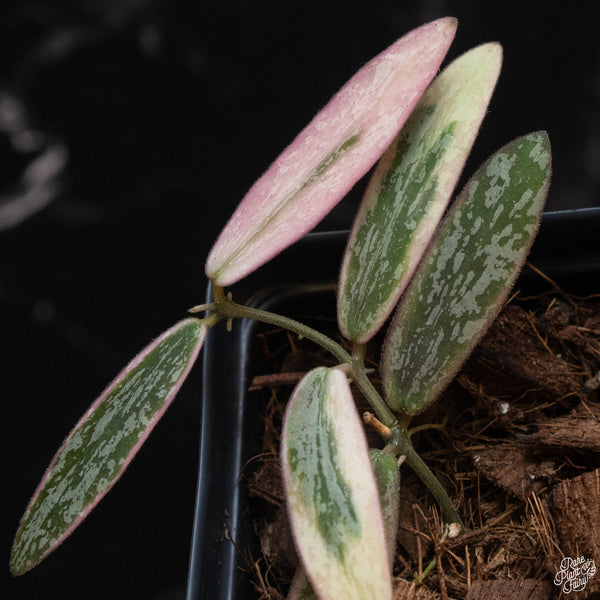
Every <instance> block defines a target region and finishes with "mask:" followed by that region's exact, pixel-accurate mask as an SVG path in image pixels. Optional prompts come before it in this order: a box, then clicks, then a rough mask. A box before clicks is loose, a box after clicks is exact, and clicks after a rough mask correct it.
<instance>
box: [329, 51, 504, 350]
mask: <svg viewBox="0 0 600 600" xmlns="http://www.w3.org/2000/svg"><path fill="white" fill-rule="evenodd" d="M501 62H502V48H501V46H500V45H499V44H497V43H490V44H484V45H482V46H478V47H477V48H474V49H473V50H470V51H469V52H467V53H466V54H463V55H462V56H461V57H459V58H458V59H456V60H455V61H454V62H452V63H451V64H450V65H449V66H448V67H446V69H444V71H442V73H441V74H440V75H438V77H436V79H435V80H434V81H433V83H432V84H431V86H430V87H429V88H428V90H427V91H426V92H425V94H424V95H423V97H422V98H421V100H420V101H419V103H418V104H417V107H416V108H415V110H414V112H413V114H412V115H411V116H410V118H409V120H408V121H407V123H406V125H405V126H404V128H403V129H402V130H401V132H400V134H399V136H398V137H397V139H396V140H395V142H394V143H393V144H392V145H391V146H390V148H389V149H388V150H387V151H386V153H385V154H384V156H383V157H382V159H381V161H380V163H379V165H378V166H377V169H376V170H375V173H374V174H373V177H372V178H371V181H370V183H369V186H368V188H367V190H366V192H365V196H364V198H363V201H362V204H361V207H360V209H359V212H358V214H357V216H356V219H355V222H354V225H353V228H352V233H351V235H350V239H349V241H348V247H347V248H346V253H345V256H344V262H343V265H342V270H341V275H340V285H339V290H340V293H339V299H338V322H339V325H340V329H341V331H342V332H343V333H344V335H345V336H346V337H347V338H349V339H352V340H356V341H359V342H365V341H367V340H368V339H370V338H371V337H372V336H373V335H374V334H375V333H376V332H377V331H378V330H379V328H380V327H381V326H382V324H383V322H384V321H385V319H387V317H388V316H389V314H390V313H391V311H392V310H393V308H394V306H395V305H396V303H397V302H398V298H399V297H400V294H401V293H402V291H403V290H404V288H405V287H406V284H407V283H408V281H409V279H410V277H411V276H412V274H413V273H414V270H415V268H416V266H417V264H418V262H419V260H420V259H421V257H422V255H423V252H424V251H425V248H426V247H427V245H428V243H429V241H430V239H431V236H432V235H433V232H434V230H435V228H436V226H437V225H438V223H439V220H440V219H441V217H442V214H443V212H444V210H445V208H446V206H447V204H448V202H449V200H450V196H451V194H452V191H453V189H454V186H455V185H456V181H457V179H458V177H459V175H460V172H461V171H462V168H463V166H464V163H465V161H466V159H467V156H468V154H469V152H470V150H471V147H472V145H473V142H474V140H475V137H476V135H477V131H478V129H479V127H480V125H481V121H482V120H483V117H484V115H485V112H486V110H487V106H488V104H489V101H490V98H491V95H492V91H493V89H494V86H495V84H496V81H497V79H498V74H499V72H500V65H501Z"/></svg>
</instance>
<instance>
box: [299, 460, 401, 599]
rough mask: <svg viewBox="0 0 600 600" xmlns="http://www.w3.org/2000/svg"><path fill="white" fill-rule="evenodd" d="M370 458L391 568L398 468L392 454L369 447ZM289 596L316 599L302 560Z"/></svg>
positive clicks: (396, 530)
mask: <svg viewBox="0 0 600 600" xmlns="http://www.w3.org/2000/svg"><path fill="white" fill-rule="evenodd" d="M369 458H370V459H371V466H372V467H373V473H374V475H375V481H376V482H377V490H378V492H379V502H380V504H381V513H382V516H383V525H384V527H385V537H386V541H387V550H388V560H389V565H390V569H391V568H392V565H393V562H394V553H395V549H396V536H397V534H398V520H399V515H398V510H399V507H400V495H399V489H400V471H399V470H398V464H397V462H396V458H395V457H394V456H392V455H391V454H386V453H385V452H382V451H381V450H377V449H371V450H369ZM288 600H318V597H317V595H316V594H315V591H314V590H313V587H312V585H311V583H310V581H309V579H308V577H307V576H306V571H305V570H304V567H303V566H302V564H300V565H299V566H298V569H297V570H296V574H295V575H294V579H293V580H292V585H291V586H290V590H289V592H288Z"/></svg>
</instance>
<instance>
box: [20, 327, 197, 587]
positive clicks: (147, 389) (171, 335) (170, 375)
mask: <svg viewBox="0 0 600 600" xmlns="http://www.w3.org/2000/svg"><path fill="white" fill-rule="evenodd" d="M205 334H206V325H205V324H204V323H203V321H202V320H200V319H195V318H189V319H185V320H183V321H181V322H179V323H177V324H176V325H174V326H173V327H171V328H170V329H168V330H167V331H165V332H164V333H163V334H162V335H161V336H160V337H158V338H157V339H156V340H154V341H153V342H152V343H151V344H150V345H148V346H147V347H146V348H145V349H144V350H142V352H140V354H138V355H137V356H136V357H135V358H134V359H133V360H132V361H131V362H130V363H129V364H128V365H127V366H126V367H125V369H123V371H121V373H120V374H119V375H118V376H117V377H116V378H115V380H114V381H113V382H112V383H111V384H110V385H109V386H108V387H107V388H106V390H105V391H104V392H103V393H102V394H101V395H100V397H99V398H98V399H97V400H96V401H95V402H94V403H93V404H92V405H91V406H90V408H89V409H88V411H87V412H86V413H85V415H84V416H83V417H82V418H81V420H80V421H79V422H78V423H77V425H76V426H75V427H74V429H73V431H72V432H71V433H70V434H69V436H68V437H67V439H66V440H65V441H64V443H63V445H62V446H61V447H60V449H59V450H58V452H57V453H56V455H55V456H54V458H53V460H52V462H51V463H50V466H49V467H48V469H47V471H46V473H45V474H44V477H43V479H42V481H41V483H40V485H39V486H38V488H37V490H36V492H35V494H34V495H33V498H32V499H31V501H30V503H29V505H28V507H27V509H26V511H25V514H24V515H23V518H22V520H21V523H20V526H19V529H18V531H17V534H16V536H15V540H14V543H13V548H12V554H11V561H10V565H11V572H12V573H13V575H22V574H23V573H25V572H26V571H28V570H29V569H32V568H33V567H34V566H36V565H37V564H38V563H39V562H41V561H42V560H43V559H44V558H45V557H46V556H47V555H48V554H50V552H52V551H53V550H55V549H56V547H57V546H58V545H59V544H60V543H62V542H63V541H64V540H65V539H66V538H67V537H68V536H69V535H70V534H71V533H72V532H73V530H74V529H75V528H76V527H77V526H78V525H79V524H80V523H81V522H82V521H83V519H84V518H85V517H86V516H87V515H88V514H89V512H90V511H91V510H92V509H93V508H94V506H96V504H98V502H99V501H100V500H101V499H102V498H103V497H104V495H105V494H106V493H107V492H108V491H109V490H110V489H111V488H112V486H113V485H114V484H115V483H116V481H117V480H118V479H119V477H120V476H121V475H122V474H123V471H124V470H125V469H126V467H127V466H128V465H129V463H130V462H131V460H132V459H133V457H134V456H135V454H136V453H137V451H138V450H139V449H140V447H141V446H142V444H143V443H144V442H145V441H146V439H147V437H148V435H149V434H150V432H151V431H152V429H153V428H154V426H155V425H156V423H157V422H158V421H159V419H160V418H161V417H162V415H163V414H164V412H165V411H166V409H167V407H168V406H169V404H170V403H171V401H172V400H173V398H174V397H175V395H176V394H177V392H178V391H179V388H180V386H181V384H182V383H183V381H184V380H185V378H186V377H187V375H188V373H189V372H190V369H191V368H192V365H193V364H194V361H195V359H196V357H197V356H198V352H199V351H200V348H201V346H202V343H203V341H204V337H205Z"/></svg>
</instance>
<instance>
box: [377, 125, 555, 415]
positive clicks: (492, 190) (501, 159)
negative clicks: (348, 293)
mask: <svg viewBox="0 0 600 600" xmlns="http://www.w3.org/2000/svg"><path fill="white" fill-rule="evenodd" d="M550 173H551V156H550V141H549V140H548V136H547V134H546V133H545V132H535V133H532V134H529V135H526V136H524V137H521V138H518V139H516V140H514V141H513V142H511V143H509V144H507V145H506V146H504V147H503V148H501V149H500V150H498V151H497V152H496V153H495V154H493V155H492V156H491V158H489V159H488V160H487V161H486V162H485V163H484V164H483V165H482V166H481V167H480V168H479V169H478V170H477V172H476V173H475V175H474V176H473V178H472V179H471V180H470V181H469V183H468V184H467V185H466V187H465V189H464V190H463V191H462V193H461V194H460V196H459V197H458V198H457V200H456V202H455V204H454V205H453V206H452V208H451V209H450V211H449V214H448V216H447V217H446V218H445V220H444V222H443V224H442V226H441V227H440V229H439V231H438V233H437V234H436V236H435V239H434V242H433V244H432V246H431V247H430V248H429V249H428V251H427V253H426V255H425V257H424V258H423V261H422V262H421V264H420V266H419V268H418V270H417V272H416V274H415V275H414V277H413V279H412V281H411V282H410V285H409V286H408V288H407V289H406V291H405V293H404V295H403V297H402V299H401V300H400V304H399V305H398V309H397V311H396V314H395V315H394V318H393V320H392V323H391V325H390V328H389V330H388V333H387V338H386V341H385V344H384V348H383V352H382V361H381V372H382V379H383V384H384V391H385V397H386V401H387V403H388V404H389V406H390V407H391V408H392V409H393V410H395V411H401V412H404V413H407V414H411V415H412V414H416V413H419V412H421V411H422V410H424V409H425V408H426V407H427V406H428V405H429V404H431V403H432V402H433V401H434V400H435V399H436V397H437V396H438V395H439V394H440V393H441V392H442V390H443V389H444V388H445V387H446V386H447V385H448V383H449V382H450V381H451V379H452V378H453V377H454V376H455V375H456V373H457V372H458V369H459V368H460V366H461V365H462V363H463V362H464V361H465V360H466V358H467V357H468V356H469V354H470V352H471V350H472V349H473V348H474V347H475V345H476V344H477V343H478V342H479V340H480V339H481V338H482V336H483V334H484V333H485V331H486V329H487V327H488V326H489V325H490V324H491V323H492V321H493V320H494V319H495V317H496V315H497V314H498V312H499V310H500V309H501V308H502V305H503V303H504V301H505V300H506V298H507V296H508V293H509V292H510V290H511V288H512V286H513V285H514V283H515V281H516V278H517V276H518V274H519V271H520V270H521V267H522V266H523V263H524V262H525V258H526V256H527V254H528V252H529V249H530V248H531V244H532V243H533V239H534V237H535V235H536V233H537V230H538V226H539V222H540V218H541V214H542V210H543V207H544V202H545V200H546V196H547V193H548V188H549V185H550Z"/></svg>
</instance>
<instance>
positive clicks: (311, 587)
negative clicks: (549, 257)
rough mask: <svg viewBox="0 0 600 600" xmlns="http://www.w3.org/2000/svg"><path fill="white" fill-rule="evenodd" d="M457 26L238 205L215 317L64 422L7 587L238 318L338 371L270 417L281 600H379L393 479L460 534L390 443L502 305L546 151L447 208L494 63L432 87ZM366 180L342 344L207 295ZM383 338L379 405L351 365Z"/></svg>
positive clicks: (307, 135) (343, 109)
mask: <svg viewBox="0 0 600 600" xmlns="http://www.w3.org/2000/svg"><path fill="white" fill-rule="evenodd" d="M456 25H457V23H456V20H455V19H453V18H443V19H439V20H437V21H433V22H431V23H428V24H426V25H423V26H422V27H419V28H418V29H416V30H414V31H412V32H410V33H408V34H407V35H405V36H404V37H402V38H401V39H400V40H398V41H397V42H395V43H394V44H392V45H391V46H390V47H389V48H388V49H387V50H385V51H384V52H382V53H381V54H379V55H378V56H377V57H375V58H374V59H373V60H371V61H370V62H368V63H367V64H366V65H365V66H363V67H362V68H361V69H360V70H359V71H358V72H357V73H356V74H355V75H354V76H353V77H352V78H351V79H350V80H349V81H348V83H347V84H346V85H345V86H344V87H343V88H342V89H341V90H340V91H339V92H338V93H337V94H336V95H335V96H334V97H333V98H332V99H331V101H330V102H329V103H328V104H327V105H326V106H325V107H324V108H323V109H322V110H321V112H319V113H318V114H317V116H316V117H315V118H314V119H313V120H312V121H311V122H310V123H309V125H308V126H307V127H306V128H305V129H304V130H303V131H302V132H301V133H300V134H299V135H298V137H297V138H296V139H295V140H294V141H293V142H292V144H291V145H290V146H288V147H287V148H286V149H285V150H284V151H283V153H282V154H281V155H280V156H279V158H278V159H277V160H276V161H275V162H274V163H273V164H272V165H271V166H270V167H269V169H268V170H267V171H266V173H265V174H264V175H262V177H260V178H259V179H258V181H257V182H256V183H255V184H254V185H253V186H252V188H251V189H250V191H249V192H248V194H247V195H246V196H245V198H244V199H243V200H242V202H241V203H240V204H239V206H238V208H237V209H236V211H235V212H234V214H233V216H232V217H231V219H230V221H229V222H228V223H227V225H226V226H225V228H224V230H223V232H222V233H221V235H220V237H219V238H218V240H217V242H216V244H215V245H214V247H213V249H212V251H211V252H210V255H209V256H208V260H207V262H206V274H207V276H208V278H209V279H210V280H211V282H212V289H213V297H214V300H213V302H211V303H209V304H204V305H199V306H196V307H194V308H193V309H191V311H190V312H191V313H192V316H190V317H188V318H186V319H184V320H182V321H180V322H179V323H177V324H175V325H174V326H173V327H171V328H170V329H169V330H167V331H166V332H164V333H163V334H162V335H160V336H159V337H158V338H157V339H156V340H155V341H153V342H152V343H151V344H150V345H149V346H147V347H146V348H145V349H144V350H142V352H141V353H140V354H139V355H138V356H137V357H135V358H134V359H133V360H132V361H131V362H130V363H129V364H128V365H127V366H126V367H125V368H124V369H123V371H122V372H121V373H120V374H119V375H117V377H116V378H115V379H114V381H113V382H112V383H111V384H110V385H109V386H108V387H107V388H106V390H105V391H104V392H103V393H102V394H101V395H100V397H99V398H98V399H97V400H96V401H95V402H94V403H93V404H92V406H91V407H90V408H89V410H88V411H87V412H86V413H85V415H84V416H83V417H82V418H81V420H80V421H79V422H78V423H77V425H76V426H75V428H74V429H73V431H72V432H71V433H70V435H69V436H68V437H67V439H66V440H65V442H64V443H63V444H62V446H61V447H60V449H59V450H58V452H57V454H56V456H55V457H54V459H53V460H52V462H51V464H50V466H49V467H48V469H47V471H46V473H45V475H44V477H43V479H42V481H41V483H40V485H39V487H38V489H37V490H36V491H35V493H34V495H33V498H32V499H31V501H30V503H29V506H28V507H27V509H26V511H25V514H24V516H23V518H22V520H21V523H20V526H19V528H18V531H17V534H16V537H15V541H14V545H13V549H12V555H11V570H12V572H13V574H15V575H20V574H23V573H25V572H26V571H28V570H29V569H31V568H32V567H34V566H35V565H36V564H38V563H39V562H40V561H41V560H42V559H44V558H45V557H46V556H47V555H48V554H49V553H51V552H52V551H53V550H54V549H55V548H56V547H57V546H58V545H59V544H60V543H61V542H62V541H63V540H64V539H65V538H66V537H67V536H68V535H69V534H70V533H71V532H72V531H73V530H74V529H75V528H76V527H77V526H78V525H79V523H81V521H82V520H83V519H84V518H85V517H86V516H87V515H88V513H89V512H90V511H91V510H92V508H93V507H94V506H95V505H96V504H97V503H98V502H99V501H100V500H101V498H102V497H103V496H104V495H105V494H106V493H107V492H108V490H109V489H110V488H111V487H112V486H113V485H114V484H115V482H116V481H117V480H118V479H119V477H120V476H121V475H122V474H123V472H124V470H125V469H126V467H127V465H128V464H129V463H130V462H131V460H132V458H133V457H134V455H135V454H136V453H137V451H138V450H139V448H140V447H141V445H142V444H143V442H144V441H145V439H146V438H147V437H148V435H149V434H150V432H151V430H152V429H153V427H154V426H155V425H156V423H157V422H158V420H159V419H160V417H161V416H162V415H163V414H164V412H165V410H166V409H167V407H168V406H169V404H170V403H171V401H172V400H173V398H174V397H175V395H176V393H177V391H178V389H179V387H180V386H181V385H182V383H183V381H184V379H185V378H186V376H187V374H188V373H189V372H190V369H191V368H192V365H193V363H194V361H195V360H196V358H197V356H198V353H199V351H200V348H201V346H202V343H203V340H204V338H205V335H206V332H207V330H208V329H210V328H211V327H214V326H217V325H227V324H228V323H229V322H230V321H231V320H232V319H237V318H247V319H255V320H257V321H261V322H265V323H271V324H275V325H277V326H280V327H284V328H287V329H288V330H290V331H291V332H295V333H297V334H298V335H301V336H303V337H305V338H308V339H310V340H312V341H314V342H315V343H316V344H319V345H321V346H322V347H324V348H325V349H327V350H328V351H330V352H331V354H332V355H333V356H334V357H335V359H336V360H337V362H338V363H339V364H338V365H337V366H335V367H333V368H331V367H329V368H326V367H323V366H318V367H316V368H315V369H313V370H311V371H310V372H309V373H307V374H306V375H305V377H304V378H303V379H302V380H301V381H300V383H299V384H298V385H297V387H296V389H295V390H294V392H293V394H292V396H291V398H290V400H289V402H288V405H287V408H286V412H285V417H284V422H283V427H282V432H281V440H282V442H281V466H282V473H283V482H284V488H285V495H286V503H287V508H288V514H289V520H290V524H291V528H292V532H293V536H294V541H295V544H296V547H297V549H298V554H299V557H300V566H299V567H298V571H297V574H296V576H295V578H294V581H293V583H292V585H291V589H290V591H289V598H290V599H291V600H294V599H299V598H305V599H308V598H320V599H322V600H324V599H339V598H348V599H361V600H362V599H377V600H385V599H390V600H391V598H392V559H393V556H394V540H395V538H396V527H397V523H398V506H399V499H400V497H401V496H400V495H401V494H402V488H401V486H400V483H399V481H400V479H399V465H400V464H402V463H403V462H406V463H407V464H408V465H410V467H412V468H413V469H414V470H415V472H416V473H417V474H418V475H419V477H420V478H421V479H422V480H423V482H424V483H425V484H426V485H427V487H428V488H429V490H430V491H431V493H432V494H433V496H434V497H435V499H436V500H437V502H438V503H439V504H440V506H441V508H442V511H443V515H444V518H445V520H446V522H447V523H448V524H449V525H450V524H451V525H453V528H454V530H455V531H456V532H457V533H458V532H459V531H460V529H461V527H462V523H461V519H460V516H459V515H458V514H457V512H456V510H455V508H454V507H453V505H452V502H451V500H450V498H449V497H448V496H447V494H446V492H445V491H444V489H443V488H442V486H441V485H440V484H439V482H438V481H437V480H436V478H435V477H434V475H433V474H432V472H431V471H430V470H429V468H428V467H427V465H426V464H425V463H424V462H423V460H422V459H421V458H420V457H419V455H418V454H417V453H416V451H415V450H414V448H413V446H412V444H411V440H410V437H409V434H408V427H409V423H410V421H411V418H412V417H413V416H414V415H416V414H418V413H420V412H421V411H423V410H424V409H426V408H427V407H428V406H430V405H431V403H432V402H434V401H435V400H436V398H438V397H439V395H440V394H441V392H442V391H443V389H444V388H445V386H447V385H448V383H449V382H450V381H451V380H452V378H453V377H454V376H455V374H456V373H457V371H458V369H459V368H460V366H461V364H462V363H463V362H464V361H465V359H466V358H467V357H468V355H469V353H470V352H471V350H472V349H473V347H474V346H475V345H476V344H477V342H478V341H479V340H480V339H481V337H482V336H483V334H484V332H485V331H486V328H487V327H488V326H489V325H490V323H491V322H492V321H493V319H494V318H495V316H496V315H497V313H498V311H499V309H500V308H501V306H502V304H503V303H504V301H505V300H506V298H507V295H508V293H509V291H510V289H511V287H512V286H513V284H514V282H515V279H516V277H517V275H518V273H519V271H520V269H521V267H522V265H523V263H524V260H525V257H526V255H527V253H528V251H529V249H530V247H531V244H532V241H533V238H534V236H535V233H536V231H537V228H538V224H539V221H540V217H541V213H542V208H543V205H544V201H545V198H546V195H547V192H548V186H549V180H550V168H551V166H550V165H551V162H550V146H549V141H548V137H547V135H546V133H545V132H535V133H530V134H528V135H524V136H523V137H520V138H518V139H516V140H514V141H512V142H510V143H508V144H507V145H505V146H504V147H503V148H501V149H500V150H498V151H497V152H496V153H494V154H493V155H492V156H491V157H490V158H489V159H488V160H487V161H486V162H484V164H483V165H482V166H481V167H479V169H478V170H477V171H476V172H475V173H474V174H473V175H472V176H471V179H470V180H469V181H468V183H467V184H466V186H465V187H464V189H463V190H462V191H461V192H460V193H459V194H458V195H457V197H456V198H455V199H454V201H453V202H452V203H450V200H451V198H452V197H453V194H454V188H455V186H456V184H457V181H458V179H459V177H460V175H461V172H462V169H463V167H464V164H465V162H466V159H467V156H468V155H469V152H470V150H471V147H472V145H473V143H474V141H475V138H476V135H477V132H478V130H479V127H480V125H481V122H482V120H483V118H484V115H485V114H486V112H487V110H488V104H489V102H490V98H491V96H492V92H493V89H494V87H495V85H496V81H497V79H498V75H499V72H500V66H501V61H502V49H501V47H500V45H499V44H497V43H488V44H483V45H481V46H478V47H476V48H474V49H472V50H470V51H469V52H466V53H465V54H463V55H462V56H460V57H459V58H457V59H456V60H454V61H453V62H452V63H450V64H449V65H448V66H446V67H445V68H444V69H443V70H442V71H441V72H440V73H439V74H438V70H439V68H440V65H441V64H442V61H443V59H444V56H445V55H446V52H447V50H448V48H449V46H450V44H451V42H452V39H453V37H454V34H455V30H456ZM377 161H378V163H377V165H376V166H375V168H374V170H373V172H372V175H371V178H370V181H369V183H368V185H367V187H366V190H365V193H364V197H363V200H362V203H361V205H360V208H359V210H358V213H357V215H356V218H355V221H354V224H353V227H352V231H351V233H350V236H349V239H348V244H347V248H346V251H345V255H344V258H343V263H342V265H341V273H340V280H339V287H338V299H337V306H338V324H339V329H340V332H341V333H342V334H343V336H344V337H345V338H346V339H347V340H348V344H344V346H342V345H340V344H338V343H337V342H336V341H334V340H333V339H331V338H330V337H328V336H326V335H324V334H323V333H321V332H319V331H316V330H314V329H312V328H309V327H307V326H306V325H304V324H302V323H300V322H297V321H295V320H292V319H290V318H288V317H286V316H283V315H277V314H273V313H270V312H265V311H261V310H258V309H255V308H252V307H249V306H243V305H240V304H237V303H236V302H235V301H234V299H233V298H232V294H231V293H230V292H228V291H227V290H226V289H225V288H226V287H227V286H230V285H232V284H234V283H235V282H236V281H238V280H239V279H241V278H242V277H245V276H247V275H249V274H250V273H251V272H252V271H253V270H255V269H257V268H258V267H260V266H261V265H262V264H264V263H265V262H266V261H268V260H269V259H270V258H272V257H273V256H275V255H276V254H277V253H279V252H280V251H282V250H283V249H285V248H286V247H288V246H289V245H291V244H293V243H294V242H295V241H297V240H298V239H299V238H300V237H302V236H303V235H304V234H305V233H306V232H308V231H309V230H310V229H312V228H313V227H314V226H315V225H316V224H317V223H318V222H319V221H320V220H321V219H322V218H323V217H324V216H325V215H326V214H327V213H328V211H330V210H331V209H332V208H333V207H334V205H335V204H336V203H337V202H339V201H340V200H341V199H342V198H343V197H344V196H345V195H346V193H347V192H348V191H349V190H350V189H351V188H352V186H353V185H354V184H355V183H356V182H357V181H358V180H359V179H360V178H361V177H362V176H363V175H365V174H366V173H367V172H368V171H369V170H370V169H371V167H373V166H374V165H375V163H376V162H377ZM199 313H204V316H203V317H202V318H200V317H197V316H196V315H197V314H199ZM383 327H387V332H386V336H385V343H384V344H383V346H382V349H381V356H380V364H379V374H380V377H381V381H382V383H383V385H382V389H383V393H380V392H379V391H377V390H376V388H375V387H374V386H373V384H372V382H371V379H370V377H371V376H372V375H371V373H370V372H369V371H368V370H367V369H366V367H365V363H364V357H365V345H366V343H367V341H369V340H370V339H371V338H373V336H374V335H375V333H376V332H378V331H379V330H380V329H382V328H383ZM345 348H351V350H346V349H345ZM350 382H353V383H354V384H355V389H357V390H359V392H360V393H361V394H362V396H364V398H365V399H366V400H367V401H368V402H369V403H370V405H371V408H372V412H369V413H366V414H365V415H364V416H363V417H364V420H366V421H368V422H369V423H370V424H372V425H373V426H374V427H375V428H376V430H377V431H378V432H379V434H380V437H381V443H380V444H379V445H378V446H377V447H376V448H369V445H368V443H367V438H366V436H365V432H364V426H363V420H362V419H361V416H360V415H359V413H358V411H357V408H356V404H355V400H354V398H353V392H352V390H351V387H350Z"/></svg>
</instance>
